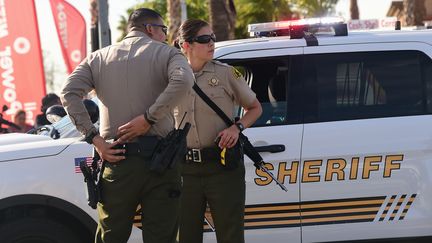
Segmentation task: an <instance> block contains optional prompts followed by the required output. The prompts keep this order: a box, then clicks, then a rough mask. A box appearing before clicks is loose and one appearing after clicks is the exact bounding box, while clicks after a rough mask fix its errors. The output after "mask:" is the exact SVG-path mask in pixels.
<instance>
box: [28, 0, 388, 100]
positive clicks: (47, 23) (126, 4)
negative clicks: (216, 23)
mask: <svg viewBox="0 0 432 243" xmlns="http://www.w3.org/2000/svg"><path fill="white" fill-rule="evenodd" d="M144 1H145V0H108V5H109V12H108V18H109V24H110V28H111V40H112V41H113V42H115V41H116V40H117V39H118V37H119V36H120V33H119V32H118V31H117V25H118V23H119V21H120V17H121V16H122V15H123V16H126V10H127V9H128V8H130V7H132V6H134V5H135V4H137V3H140V2H144ZM203 1H204V0H203ZM35 2H36V8H37V14H38V22H39V32H40V36H41V45H42V50H43V55H44V58H45V59H46V63H47V64H48V65H49V66H50V68H51V70H53V72H54V84H55V85H54V87H53V88H51V87H47V92H55V93H57V94H58V93H59V90H60V88H61V85H62V83H63V82H64V80H65V79H66V78H67V73H66V67H65V64H64V62H63V58H62V55H61V52H60V44H59V42H58V37H57V35H56V33H55V26H54V20H53V16H52V13H51V10H50V4H49V0H35ZM67 2H69V3H70V4H72V5H73V6H74V7H75V8H76V9H78V11H80V12H81V14H82V15H83V17H84V19H85V20H86V22H87V26H89V25H90V11H89V8H90V6H89V0H67ZM390 4H391V0H358V5H359V12H360V18H361V19H372V18H383V17H385V15H386V13H387V10H388V8H389V6H390ZM336 13H337V14H338V15H340V16H342V17H344V18H345V19H349V0H339V2H338V4H337V5H336ZM87 29H90V27H88V28H87ZM88 33H89V32H88ZM87 36H88V37H87V42H88V43H89V46H88V50H90V35H89V34H88V35H87Z"/></svg>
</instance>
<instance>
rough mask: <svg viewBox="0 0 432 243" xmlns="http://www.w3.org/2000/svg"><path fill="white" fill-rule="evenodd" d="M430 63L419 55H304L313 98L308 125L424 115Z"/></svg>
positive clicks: (396, 52)
mask: <svg viewBox="0 0 432 243" xmlns="http://www.w3.org/2000/svg"><path fill="white" fill-rule="evenodd" d="M430 62H431V61H430V58H428V57H427V56H426V55H424V54H423V53H421V52H418V51H387V52H364V53H338V54H319V55H308V56H306V57H305V63H307V64H308V65H307V70H308V71H307V73H309V75H311V78H310V80H311V81H312V82H314V84H313V85H312V86H310V87H313V88H312V90H311V91H310V92H311V94H312V95H313V96H315V97H316V98H315V107H314V108H313V110H310V111H309V112H312V113H313V114H314V115H312V116H307V117H308V120H307V122H323V121H336V120H348V119H365V118H377V117H391V116H407V115H420V114H424V113H426V102H427V100H426V97H425V92H424V90H425V85H424V84H425V83H426V78H427V77H426V76H425V75H424V70H425V68H426V67H427V65H430ZM429 79H430V77H429ZM429 81H430V80H429Z"/></svg>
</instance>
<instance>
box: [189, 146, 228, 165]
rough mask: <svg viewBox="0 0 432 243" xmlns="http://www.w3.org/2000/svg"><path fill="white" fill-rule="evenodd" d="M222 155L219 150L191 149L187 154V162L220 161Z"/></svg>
mask: <svg viewBox="0 0 432 243" xmlns="http://www.w3.org/2000/svg"><path fill="white" fill-rule="evenodd" d="M219 159H220V154H219V152H218V150H217V148H202V149H190V148H188V150H187V153H186V162H195V163H201V162H204V161H212V160H219Z"/></svg>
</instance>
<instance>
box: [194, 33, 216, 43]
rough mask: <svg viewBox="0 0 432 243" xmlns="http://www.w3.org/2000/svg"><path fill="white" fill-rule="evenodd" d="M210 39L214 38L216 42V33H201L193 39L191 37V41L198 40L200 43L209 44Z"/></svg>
mask: <svg viewBox="0 0 432 243" xmlns="http://www.w3.org/2000/svg"><path fill="white" fill-rule="evenodd" d="M210 40H212V41H213V42H216V35H215V34H211V35H200V36H197V37H195V38H193V39H191V41H190V42H191V43H192V42H198V43H200V44H207V43H209V42H210Z"/></svg>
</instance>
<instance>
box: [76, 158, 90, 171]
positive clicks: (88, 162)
mask: <svg viewBox="0 0 432 243" xmlns="http://www.w3.org/2000/svg"><path fill="white" fill-rule="evenodd" d="M81 161H85V162H86V163H87V165H88V166H91V164H92V163H93V157H82V158H75V173H82V172H81V169H80V163H81Z"/></svg>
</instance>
